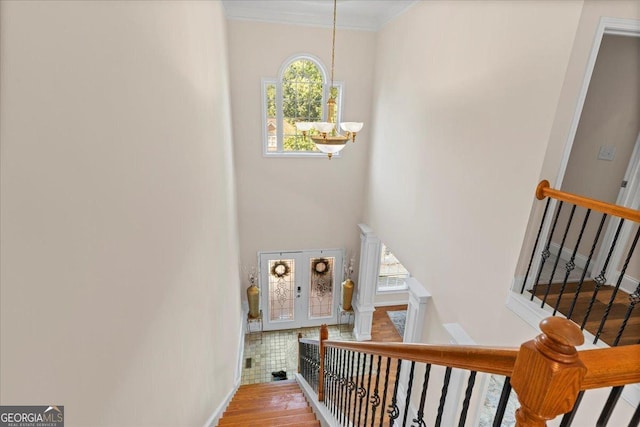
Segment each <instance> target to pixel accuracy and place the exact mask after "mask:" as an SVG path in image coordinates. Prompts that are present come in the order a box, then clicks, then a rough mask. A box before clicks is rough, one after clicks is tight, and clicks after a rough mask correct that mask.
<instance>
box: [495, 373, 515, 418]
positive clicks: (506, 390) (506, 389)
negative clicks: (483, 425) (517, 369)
mask: <svg viewBox="0 0 640 427" xmlns="http://www.w3.org/2000/svg"><path fill="white" fill-rule="evenodd" d="M509 396H511V377H505V378H504V384H503V385H502V393H500V400H499V401H498V407H497V408H496V416H495V417H494V418H493V427H500V426H501V425H502V419H503V418H504V411H506V409H507V403H509Z"/></svg>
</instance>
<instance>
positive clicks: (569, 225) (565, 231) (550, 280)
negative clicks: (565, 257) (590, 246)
mask: <svg viewBox="0 0 640 427" xmlns="http://www.w3.org/2000/svg"><path fill="white" fill-rule="evenodd" d="M575 211H576V205H573V206H572V207H571V212H570V213H569V220H568V221H567V227H566V228H565V229H564V234H563V235H562V241H561V242H560V249H559V250H558V256H556V261H555V262H554V263H553V269H552V270H551V276H550V277H549V284H548V285H547V289H546V291H545V293H544V298H543V299H542V305H541V307H543V308H544V304H545V303H546V302H547V298H548V297H549V291H550V290H551V284H552V283H553V278H554V276H555V275H556V268H558V262H560V255H561V254H562V249H564V242H565V241H566V240H567V234H569V229H570V228H571V222H572V221H573V214H574V213H575ZM554 315H555V313H554Z"/></svg>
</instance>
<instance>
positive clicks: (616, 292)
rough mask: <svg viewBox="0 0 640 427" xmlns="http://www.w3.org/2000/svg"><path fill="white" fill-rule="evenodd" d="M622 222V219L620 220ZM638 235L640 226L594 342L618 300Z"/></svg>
mask: <svg viewBox="0 0 640 427" xmlns="http://www.w3.org/2000/svg"><path fill="white" fill-rule="evenodd" d="M620 223H622V221H620ZM638 237H640V227H638V231H637V232H636V235H635V237H634V238H633V243H631V247H630V248H629V252H628V253H627V258H626V259H625V260H624V264H623V265H622V270H620V275H619V276H618V281H617V282H616V286H615V288H613V292H611V298H610V299H609V304H607V308H606V309H605V310H604V314H603V315H602V319H601V320H600V326H599V327H598V333H596V338H595V339H594V341H593V343H594V344H595V343H597V342H598V339H599V338H600V335H601V334H602V330H603V329H604V323H605V322H606V321H607V318H608V317H609V313H610V312H611V307H613V303H614V302H615V300H616V295H617V294H618V290H619V289H620V285H621V284H622V278H623V277H624V274H625V273H626V272H627V267H628V266H629V260H630V259H631V256H633V251H635V249H636V245H637V244H638Z"/></svg>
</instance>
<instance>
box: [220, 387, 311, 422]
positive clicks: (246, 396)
mask: <svg viewBox="0 0 640 427" xmlns="http://www.w3.org/2000/svg"><path fill="white" fill-rule="evenodd" d="M218 426H221V427H236V426H238V427H239V426H247V427H248V426H260V427H267V426H320V421H318V420H317V419H316V416H315V414H314V413H313V412H312V411H311V408H310V407H309V404H308V403H307V400H306V399H305V397H304V395H303V394H302V390H300V386H298V383H297V382H296V381H295V380H287V381H275V382H271V383H262V384H250V385H243V386H240V388H238V391H237V392H236V394H235V396H233V400H231V402H230V403H229V406H228V407H227V410H226V411H225V412H224V414H223V416H222V418H221V419H220V422H219V423H218Z"/></svg>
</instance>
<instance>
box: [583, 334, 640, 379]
mask: <svg viewBox="0 0 640 427" xmlns="http://www.w3.org/2000/svg"><path fill="white" fill-rule="evenodd" d="M578 354H579V356H580V360H582V363H584V365H585V366H586V367H587V374H586V375H585V376H584V379H583V380H582V390H589V389H593V388H602V387H616V386H620V385H625V384H634V383H640V344H636V345H625V346H621V347H611V348H598V349H595V350H584V351H581V352H579V353H578Z"/></svg>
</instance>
